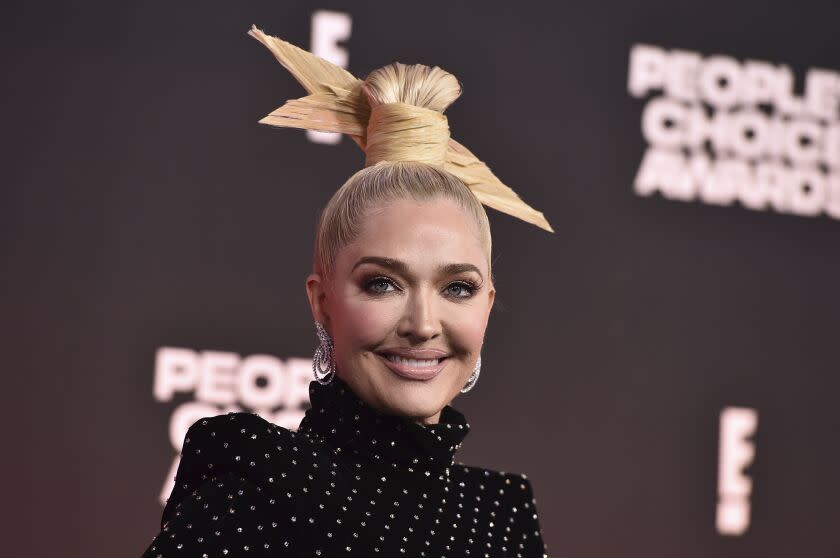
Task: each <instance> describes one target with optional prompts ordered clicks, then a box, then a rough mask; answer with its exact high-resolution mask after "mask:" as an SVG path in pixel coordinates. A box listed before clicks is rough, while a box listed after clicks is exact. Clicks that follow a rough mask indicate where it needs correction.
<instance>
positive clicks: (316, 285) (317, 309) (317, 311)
mask: <svg viewBox="0 0 840 558" xmlns="http://www.w3.org/2000/svg"><path fill="white" fill-rule="evenodd" d="M306 296H307V297H308V298H309V308H310V309H311V310H312V318H313V319H315V321H318V322H321V323H322V324H324V327H328V325H329V321H330V317H329V312H328V311H327V308H326V304H325V303H326V298H327V283H326V281H325V280H324V278H323V277H321V275H320V274H318V273H310V274H309V277H307V278H306Z"/></svg>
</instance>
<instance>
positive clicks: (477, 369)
mask: <svg viewBox="0 0 840 558" xmlns="http://www.w3.org/2000/svg"><path fill="white" fill-rule="evenodd" d="M479 374H481V355H478V360H477V361H475V369H474V370H473V373H472V375H470V379H469V380H467V385H465V386H464V387H463V389H461V393H467V392H468V391H470V390H471V389H472V388H473V386H474V385H475V383H476V382H477V381H478V375H479Z"/></svg>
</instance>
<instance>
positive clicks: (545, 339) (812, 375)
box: [0, 0, 840, 558]
mask: <svg viewBox="0 0 840 558" xmlns="http://www.w3.org/2000/svg"><path fill="white" fill-rule="evenodd" d="M51 4H52V5H47V4H44V3H29V4H22V5H18V6H16V7H7V8H6V9H5V10H4V11H5V12H6V14H5V15H4V18H3V24H2V28H3V31H2V33H0V41H2V49H0V52H2V54H0V56H2V60H3V70H4V71H3V75H4V79H3V85H2V87H0V96H2V100H3V107H4V109H5V110H4V111H3V115H4V116H3V126H2V130H3V131H2V134H0V138H2V153H3V160H4V162H3V165H2V169H3V170H2V172H3V181H2V189H0V216H2V219H0V227H2V232H3V234H2V236H0V242H2V248H3V264H4V265H3V274H2V281H3V289H2V293H3V298H2V314H3V317H4V318H5V319H4V320H3V332H2V333H3V335H2V337H3V339H4V345H5V348H4V351H3V354H4V371H3V375H4V376H3V377H4V389H3V392H4V394H5V395H6V397H5V398H4V400H5V401H4V409H5V412H6V417H7V418H6V420H4V421H3V422H4V428H3V430H4V432H5V433H4V437H3V447H4V451H3V456H4V458H3V460H2V461H3V465H2V469H0V471H2V473H3V477H4V478H5V479H6V481H7V483H4V484H5V485H7V486H6V488H4V496H5V499H6V505H4V506H3V508H4V511H3V515H4V517H5V519H4V521H3V522H4V524H5V525H6V526H7V528H8V529H7V531H6V535H5V536H4V550H3V554H4V555H8V556H24V555H31V556H132V555H139V554H140V553H141V552H142V550H143V549H145V547H146V546H147V544H148V543H149V541H150V540H151V538H152V536H153V535H154V534H155V533H156V532H157V529H158V522H159V519H160V513H161V510H162V499H163V498H165V496H166V495H167V494H168V492H169V488H170V483H171V482H172V476H173V473H174V470H175V467H176V466H177V455H178V452H179V449H180V447H179V445H180V443H181V441H182V439H183V435H184V432H185V430H186V428H187V427H188V426H189V424H191V422H192V421H194V420H196V419H197V418H198V417H201V416H205V415H213V414H219V413H222V412H227V411H229V410H240V409H241V410H251V411H254V412H259V413H260V414H262V415H264V416H266V417H267V418H269V419H270V420H273V421H274V422H277V423H278V424H282V425H284V426H288V427H291V428H294V427H295V426H296V425H297V423H298V421H299V419H300V417H301V416H302V413H303V411H304V410H305V408H306V406H307V392H306V387H307V383H308V382H309V381H310V374H311V369H310V364H311V360H310V359H311V354H312V350H313V349H314V347H315V342H316V339H315V336H314V329H313V325H312V321H311V318H310V314H309V308H308V304H307V302H306V297H305V295H304V283H303V281H304V278H305V276H306V274H307V272H308V270H309V266H310V257H311V237H312V232H313V230H314V224H315V219H316V217H317V213H318V210H319V208H320V207H321V206H322V205H323V204H324V202H325V201H326V200H327V199H328V197H329V196H330V195H331V193H332V192H333V191H334V190H335V189H336V188H337V187H338V186H339V185H340V184H341V183H342V182H343V181H344V179H346V178H347V177H348V176H349V175H350V174H352V173H353V172H354V171H355V170H357V169H358V168H360V166H361V165H362V154H361V152H360V151H359V150H358V148H357V147H356V145H355V144H353V142H351V141H349V140H348V139H347V138H343V139H342V138H337V137H334V136H331V135H328V134H307V133H305V132H302V131H290V130H277V129H274V128H270V127H266V126H261V125H259V124H257V120H259V119H260V118H261V117H262V116H264V115H265V114H267V113H268V112H270V111H271V110H273V109H274V108H276V107H277V106H279V105H280V104H282V103H283V101H285V100H286V99H289V98H293V97H298V96H300V95H301V94H302V91H301V89H300V87H299V86H298V85H297V83H295V82H294V80H293V79H292V78H291V77H290V76H289V75H288V73H287V72H286V71H285V70H283V69H282V68H281V67H280V66H279V65H278V63H277V62H276V61H275V60H274V59H273V58H272V57H271V56H270V54H269V53H268V52H267V51H266V50H265V49H264V48H263V47H262V46H261V45H259V44H258V43H257V42H256V41H254V40H253V39H251V38H250V37H248V36H247V35H246V32H247V30H248V29H249V28H250V26H251V24H252V23H253V24H257V25H258V26H259V27H260V28H262V29H263V30H265V31H266V32H267V33H270V34H273V35H277V36H280V37H283V38H285V39H287V40H290V41H291V42H293V43H295V44H298V45H301V46H304V47H306V48H310V49H311V50H313V51H314V52H316V53H317V54H319V55H321V56H323V57H325V58H328V59H330V60H332V61H334V62H336V63H338V64H341V65H344V66H346V67H347V68H348V69H349V70H351V71H352V72H354V73H355V74H357V75H360V76H364V75H365V74H366V73H367V72H369V71H370V70H372V69H374V68H377V67H379V66H382V65H384V64H386V63H389V62H391V61H394V60H398V61H402V62H422V63H428V64H433V65H434V64H436V65H440V66H442V67H444V68H445V69H447V70H449V71H451V72H452V73H454V74H455V75H456V76H458V78H459V79H460V80H461V81H462V82H463V85H464V94H463V95H462V97H461V98H460V99H459V100H458V101H457V102H456V103H455V104H454V105H453V106H452V107H451V109H450V110H449V111H448V112H447V114H448V116H449V119H450V125H451V128H452V131H453V136H454V137H455V138H456V139H458V140H460V141H462V142H463V143H464V144H465V145H468V146H469V147H470V148H471V149H473V150H474V151H475V152H476V153H477V154H478V155H479V157H481V158H482V159H484V160H486V161H488V163H489V164H490V165H491V166H492V168H493V169H494V170H495V171H496V173H497V174H498V176H500V177H501V178H502V180H504V181H506V182H508V183H509V184H511V185H512V186H513V187H514V188H515V189H516V190H517V191H518V192H520V193H521V194H522V195H523V197H524V198H525V199H526V200H527V201H529V202H531V203H532V204H533V205H534V206H535V207H538V208H540V209H542V210H544V211H545V213H546V215H547V216H548V217H549V219H550V220H551V222H552V223H553V224H554V226H555V228H556V230H557V232H556V234H554V235H550V234H547V233H545V232H543V231H540V230H538V229H536V228H535V227H531V226H528V225H525V224H523V223H521V222H518V221H516V220H514V219H511V218H509V217H507V216H505V215H501V214H498V213H495V212H491V219H492V224H493V228H494V248H495V256H494V257H495V266H494V269H495V273H496V274H497V282H498V298H497V301H498V302H497V306H496V309H495V310H494V315H493V317H492V319H491V325H490V327H489V329H488V334H487V342H486V347H485V351H484V355H483V362H484V370H483V373H482V375H481V379H480V381H479V383H478V384H477V386H476V389H474V390H473V391H472V392H471V393H469V394H468V395H465V396H463V397H459V398H458V399H457V400H456V401H455V403H454V404H455V406H456V407H458V408H459V409H460V410H462V411H463V412H464V414H466V415H467V417H468V418H469V419H470V422H471V424H472V425H473V430H472V432H471V434H470V435H469V436H468V438H467V439H466V441H465V444H464V447H463V449H462V450H461V452H460V454H459V457H460V459H461V460H462V461H464V462H466V463H471V464H476V465H481V466H485V467H491V468H496V469H500V470H505V471H515V472H521V473H526V474H527V475H528V476H529V477H530V478H531V479H532V481H533V484H534V487H535V491H536V494H537V501H538V509H539V511H540V514H541V520H542V524H543V530H544V533H545V539H546V542H547V543H548V547H549V550H550V551H551V555H552V556H558V557H562V556H569V557H575V558H584V557H593V558H595V557H597V558H602V557H606V556H637V557H645V558H651V557H653V558H666V557H667V558H672V557H675V556H679V557H684V558H701V557H703V558H705V557H708V556H715V557H718V558H726V557H738V558H769V557H808V558H812V557H813V558H817V557H829V556H838V555H840V542H838V538H837V536H836V535H837V526H838V524H839V523H840V511H838V501H840V480H838V479H837V478H836V472H837V471H838V467H840V444H839V443H838V436H837V430H838V427H840V409H838V403H837V393H838V391H839V390H840V370H838V361H840V352H838V348H840V39H838V37H839V36H840V35H838V31H840V27H838V21H840V5H838V4H837V3H836V2H822V3H809V2H798V3H795V4H790V3H768V2H758V1H749V2H740V3H736V2H724V1H718V0H715V1H707V2H691V3H681V4H680V5H677V4H675V3H673V2H661V1H654V0H644V1H639V2H611V3H609V4H592V3H584V2H576V3H556V2H535V1H531V2H500V1H486V2H442V1H437V0H430V1H429V2H425V3H419V4H418V3H402V2H391V3H388V2H353V3H350V2H314V1H306V2H303V1H302V2H294V3H290V2H278V1H273V2H268V1H249V2H201V3H198V2H190V3H180V2H99V3H97V4H96V5H91V4H89V3H85V4H79V3H59V2H53V3H51Z"/></svg>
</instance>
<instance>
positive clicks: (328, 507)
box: [143, 377, 547, 558]
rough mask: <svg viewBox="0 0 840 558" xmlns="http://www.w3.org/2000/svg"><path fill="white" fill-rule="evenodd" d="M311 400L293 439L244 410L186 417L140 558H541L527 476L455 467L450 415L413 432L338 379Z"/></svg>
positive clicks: (462, 425)
mask: <svg viewBox="0 0 840 558" xmlns="http://www.w3.org/2000/svg"><path fill="white" fill-rule="evenodd" d="M309 392H310V401H311V404H312V407H311V408H310V409H308V410H307V411H306V415H305V416H304V418H303V420H302V421H301V423H300V427H299V428H298V430H297V432H293V431H291V430H288V429H285V428H282V427H280V426H277V425H275V424H273V423H270V422H268V421H266V420H264V419H262V418H260V417H259V416H257V415H255V414H251V413H245V412H239V413H228V414H222V415H217V416H213V417H206V418H203V419H200V420H198V421H196V422H195V423H194V424H193V425H192V426H191V427H190V428H189V430H188V431H187V434H186V437H185V439H184V446H183V450H182V454H181V456H182V457H181V463H180V465H179V467H178V472H177V474H176V478H175V487H174V488H173V490H172V494H171V495H170V497H169V500H168V502H167V505H166V507H165V509H164V511H163V517H162V519H161V531H160V532H159V533H158V534H157V535H156V536H155V537H154V539H153V540H152V542H151V544H150V545H149V547H148V548H147V549H146V551H145V553H144V554H143V558H156V557H159V558H173V557H184V558H192V557H196V558H204V557H206V558H216V557H232V556H237V557H238V556H265V557H268V556H272V557H276V558H285V557H317V556H324V557H330V556H339V557H351V556H353V557H357V556H358V557H371V556H387V557H389V558H392V557H400V556H407V557H414V556H417V557H428V558H441V557H459V558H461V557H464V556H478V557H493V558H496V557H511V558H513V557H517V558H519V557H522V558H525V557H527V558H533V557H545V556H547V554H546V552H547V551H546V549H545V546H544V544H543V540H542V536H541V533H540V527H539V521H538V518H537V510H536V507H535V501H534V497H533V493H532V488H531V484H530V482H529V480H528V479H527V478H526V477H525V476H524V475H518V474H513V473H503V472H497V471H491V470H488V469H481V468H478V467H471V466H467V465H464V464H462V463H458V462H456V461H455V452H456V451H457V450H458V448H459V447H460V446H461V442H462V441H463V439H464V437H465V436H466V435H467V433H468V432H469V429H470V425H469V424H468V423H467V421H466V419H465V418H464V415H463V414H461V413H460V412H459V411H457V410H456V409H454V408H453V407H451V406H446V407H444V409H443V410H442V411H441V416H440V422H439V423H437V424H433V425H420V424H418V423H415V422H413V421H412V420H410V419H407V418H403V417H397V416H393V415H386V414H382V413H380V412H378V411H377V410H375V409H374V408H373V407H370V406H369V405H367V404H366V403H365V402H363V401H362V400H361V399H359V398H358V397H357V396H356V395H355V394H354V393H353V391H352V390H351V389H350V388H349V386H348V385H347V384H346V383H345V382H343V381H342V380H341V379H340V378H338V377H334V378H333V381H332V382H331V383H330V384H328V385H321V384H319V383H318V382H312V383H311V384H310V387H309Z"/></svg>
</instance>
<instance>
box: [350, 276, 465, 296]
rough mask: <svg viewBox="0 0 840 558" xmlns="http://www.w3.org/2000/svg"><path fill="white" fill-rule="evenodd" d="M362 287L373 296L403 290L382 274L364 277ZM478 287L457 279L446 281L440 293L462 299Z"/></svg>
mask: <svg viewBox="0 0 840 558" xmlns="http://www.w3.org/2000/svg"><path fill="white" fill-rule="evenodd" d="M362 288H363V289H364V291H365V292H366V293H368V294H371V295H374V296H384V295H388V294H393V293H397V292H401V291H402V290H403V289H402V288H401V287H400V286H399V284H398V283H397V282H396V281H394V280H393V279H391V278H390V277H386V276H384V275H375V276H371V277H367V278H365V279H364V280H363V281H362ZM480 288H481V285H480V284H478V283H476V282H474V281H471V280H469V279H458V280H456V281H452V282H450V283H448V284H447V285H446V286H445V287H444V288H443V290H442V291H441V294H443V296H445V297H447V298H452V299H456V300H463V299H468V298H472V297H473V296H474V295H475V293H476V291H478V290H479V289H480Z"/></svg>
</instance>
